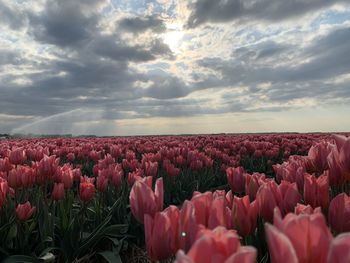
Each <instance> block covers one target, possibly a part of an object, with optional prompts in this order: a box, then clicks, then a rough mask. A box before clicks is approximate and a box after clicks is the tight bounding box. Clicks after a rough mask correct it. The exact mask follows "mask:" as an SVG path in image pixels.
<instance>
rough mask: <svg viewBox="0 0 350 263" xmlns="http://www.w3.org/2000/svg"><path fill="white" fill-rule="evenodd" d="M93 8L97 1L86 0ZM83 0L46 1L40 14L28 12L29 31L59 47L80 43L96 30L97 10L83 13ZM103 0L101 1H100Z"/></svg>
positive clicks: (41, 39)
mask: <svg viewBox="0 0 350 263" xmlns="http://www.w3.org/2000/svg"><path fill="white" fill-rule="evenodd" d="M87 2H89V3H90V4H91V6H90V8H91V10H93V9H94V8H97V7H98V3H99V1H87ZM87 2H86V3H84V2H83V1H81V2H78V1H66V0H65V1H48V2H47V3H46V6H45V9H44V11H42V12H41V13H40V14H36V13H32V14H30V16H29V17H30V21H31V25H32V28H31V29H32V30H31V33H32V34H33V35H34V36H35V38H36V39H37V40H39V41H41V42H44V43H49V44H54V45H57V46H61V47H66V46H71V45H77V44H81V43H82V41H84V40H87V39H89V38H90V37H91V35H92V34H93V33H94V31H96V26H97V22H98V20H99V15H98V13H97V12H92V13H89V14H87V13H84V12H83V11H84V7H85V8H86V7H87V4H88V3H87ZM101 2H103V1H101Z"/></svg>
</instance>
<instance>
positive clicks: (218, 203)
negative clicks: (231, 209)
mask: <svg viewBox="0 0 350 263" xmlns="http://www.w3.org/2000/svg"><path fill="white" fill-rule="evenodd" d="M225 203H226V200H225V197H224V196H220V197H217V198H215V199H214V200H213V201H212V202H211V205H210V208H209V218H208V228H209V229H214V228H216V227H217V226H224V227H227V217H226V205H225Z"/></svg>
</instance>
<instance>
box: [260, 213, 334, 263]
mask: <svg viewBox="0 0 350 263" xmlns="http://www.w3.org/2000/svg"><path fill="white" fill-rule="evenodd" d="M265 229H266V234H267V242H268V245H269V251H270V253H271V258H272V259H273V260H272V262H283V261H285V260H287V259H289V260H291V261H288V262H300V263H308V262H319V263H323V262H326V259H327V256H328V249H329V245H330V242H331V241H332V235H331V233H330V231H329V229H328V227H327V225H326V221H325V219H324V217H323V214H322V213H315V214H311V215H308V214H300V215H295V214H292V213H290V214H288V215H286V216H285V217H284V219H283V220H282V218H281V215H280V213H279V210H278V209H276V210H275V213H274V226H271V225H269V224H266V227H265ZM294 254H295V255H296V256H297V260H296V259H295V256H294Z"/></svg>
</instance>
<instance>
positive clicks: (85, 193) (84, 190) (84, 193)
mask: <svg viewBox="0 0 350 263" xmlns="http://www.w3.org/2000/svg"><path fill="white" fill-rule="evenodd" d="M94 195H95V186H94V184H92V183H91V182H88V181H85V182H81V183H80V186H79V197H80V200H81V201H83V202H89V201H90V200H91V199H92V198H93V197H94Z"/></svg>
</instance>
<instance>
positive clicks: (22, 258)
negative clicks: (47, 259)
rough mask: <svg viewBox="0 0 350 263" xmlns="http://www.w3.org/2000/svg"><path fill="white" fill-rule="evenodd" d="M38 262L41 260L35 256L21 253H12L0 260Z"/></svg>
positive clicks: (4, 262)
mask: <svg viewBox="0 0 350 263" xmlns="http://www.w3.org/2000/svg"><path fill="white" fill-rule="evenodd" d="M18 262H21V263H38V262H43V261H41V260H38V259H36V258H33V257H30V256H23V255H13V256H10V257H7V258H5V260H3V261H2V263H18Z"/></svg>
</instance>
